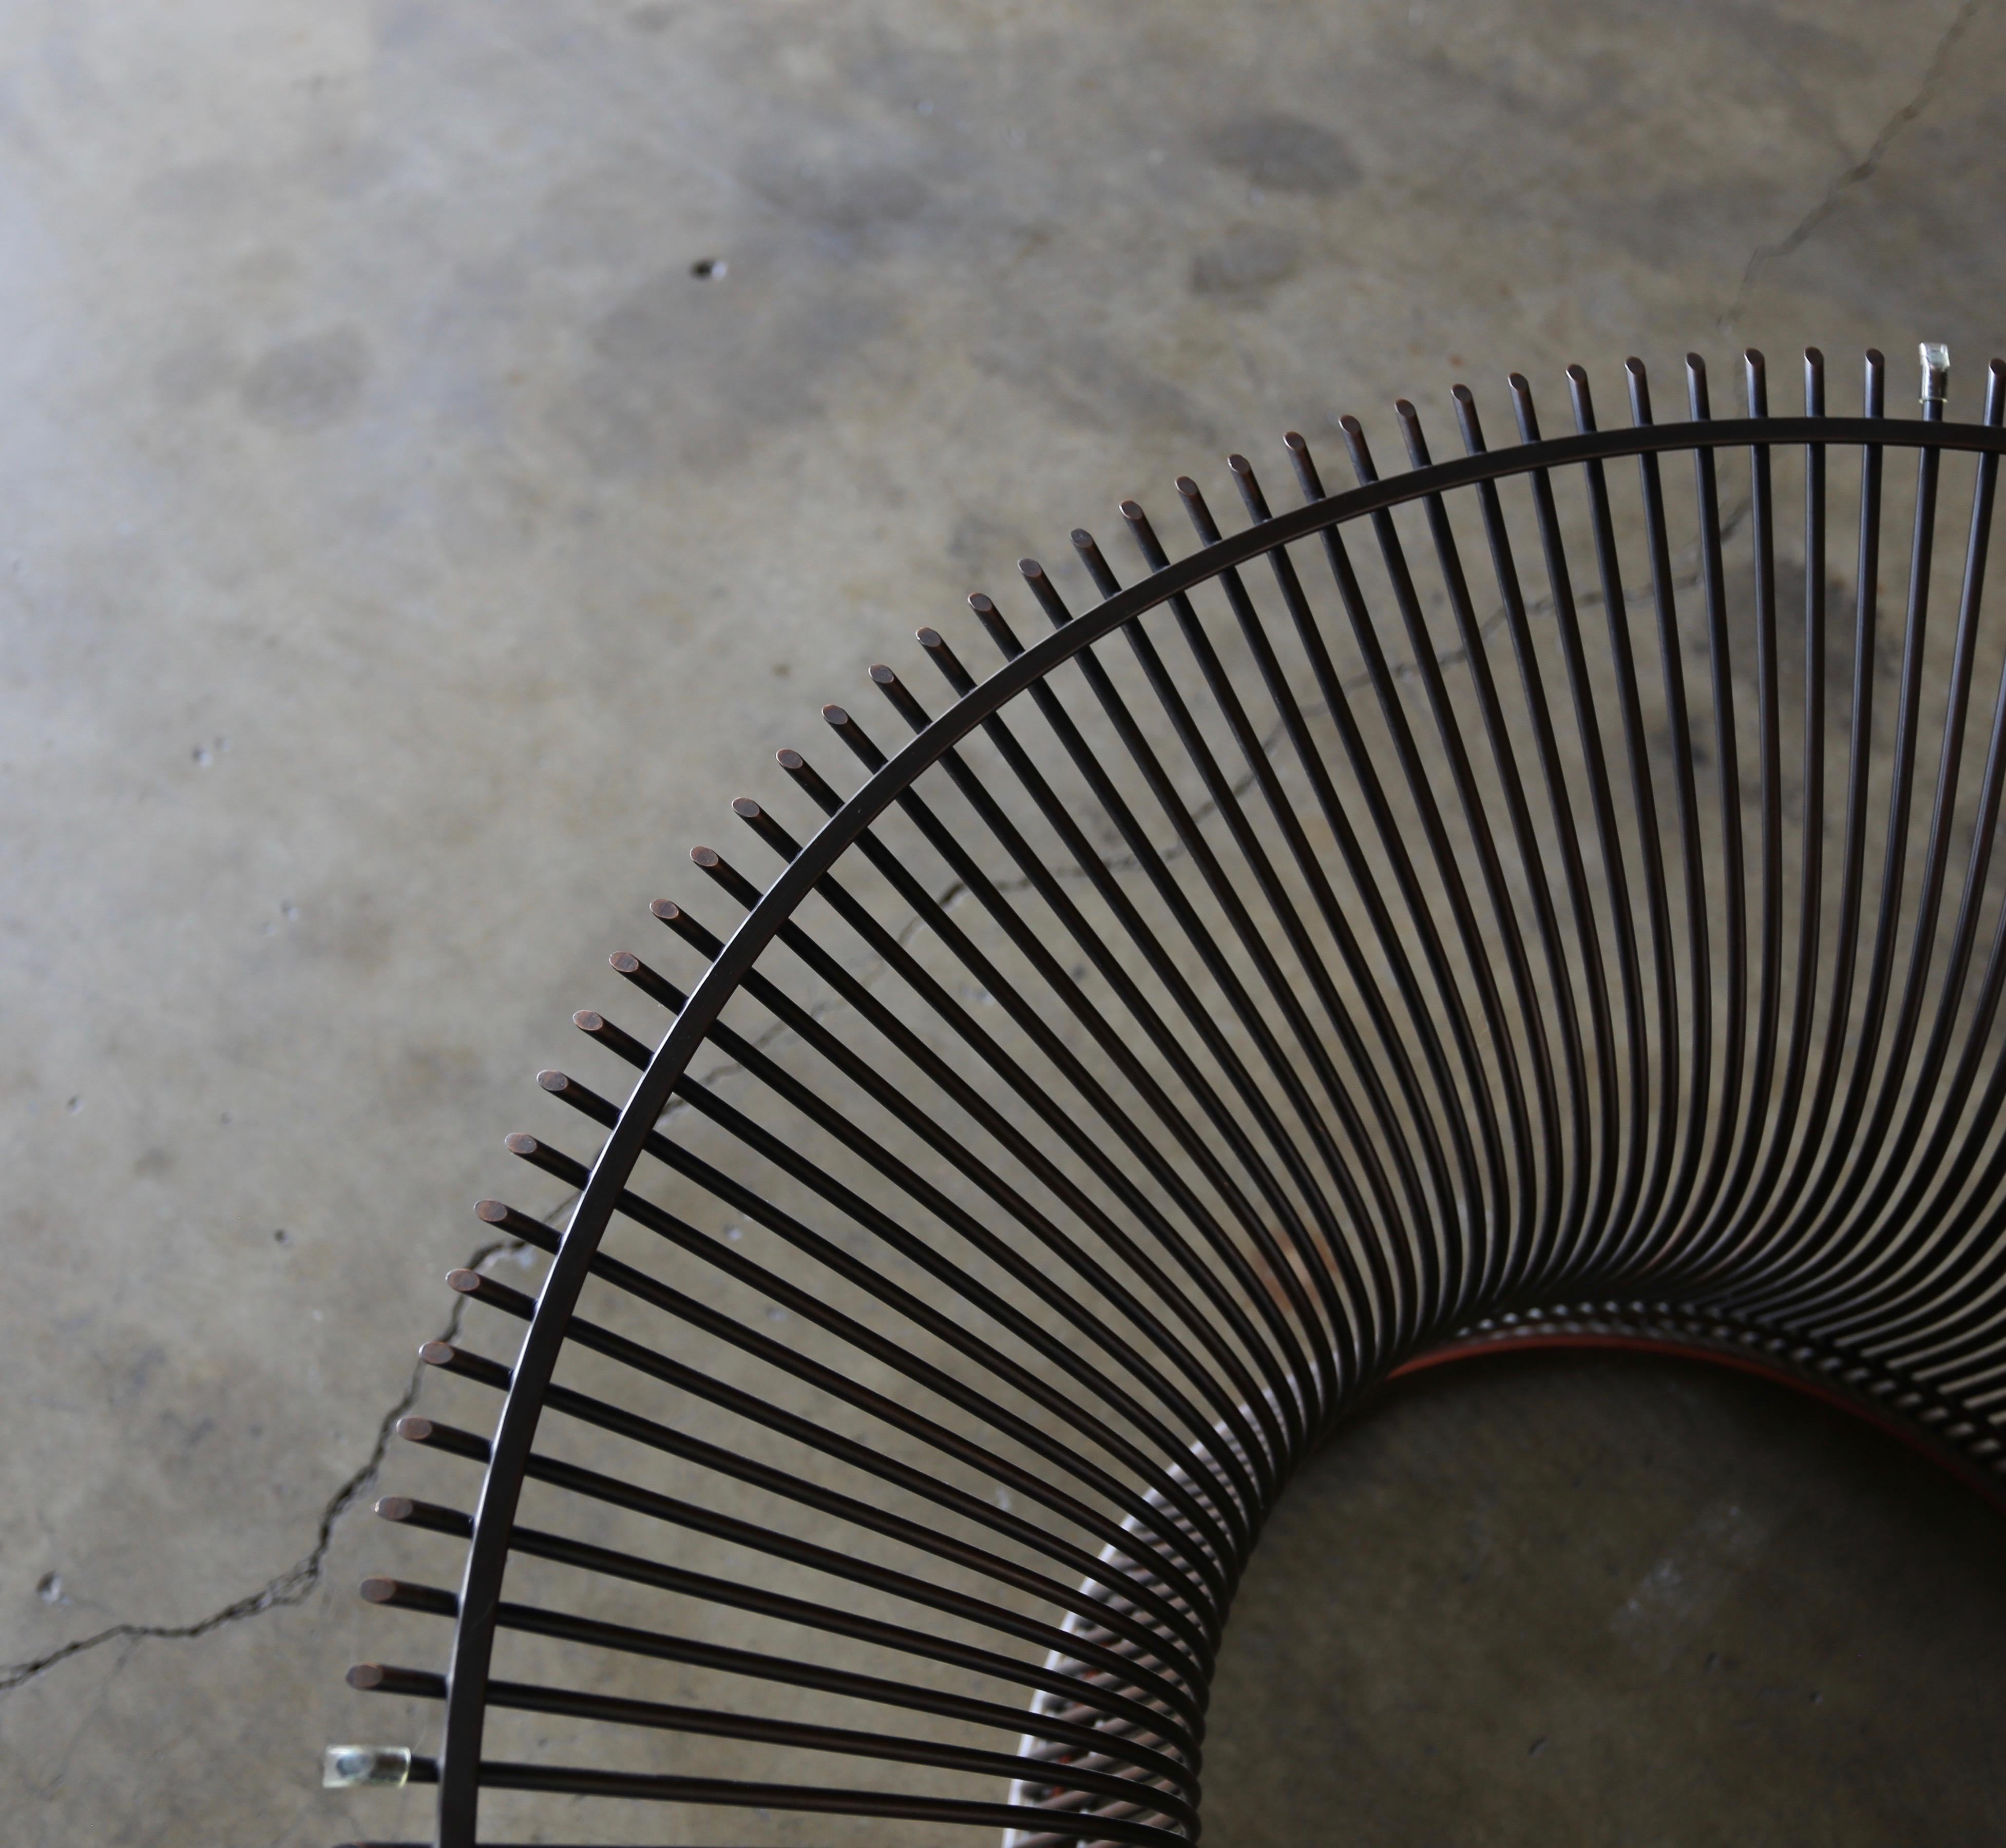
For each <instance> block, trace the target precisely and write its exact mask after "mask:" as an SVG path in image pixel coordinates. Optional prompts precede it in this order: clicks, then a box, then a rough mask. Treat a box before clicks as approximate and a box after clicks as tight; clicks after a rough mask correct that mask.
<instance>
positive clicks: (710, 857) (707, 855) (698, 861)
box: [690, 847, 724, 873]
mask: <svg viewBox="0 0 2006 1848" xmlns="http://www.w3.org/2000/svg"><path fill="white" fill-rule="evenodd" d="M690 862H691V864H692V865H693V866H701V867H702V868H703V870H705V871H706V873H708V872H709V871H710V870H711V869H712V868H713V867H714V866H723V864H724V863H723V860H721V859H720V858H719V857H718V852H717V849H716V848H715V847H692V848H691V849H690Z"/></svg>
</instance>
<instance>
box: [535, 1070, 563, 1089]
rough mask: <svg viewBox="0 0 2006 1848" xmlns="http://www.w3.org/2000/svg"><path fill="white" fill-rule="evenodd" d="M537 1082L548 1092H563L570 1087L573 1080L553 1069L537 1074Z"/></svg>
mask: <svg viewBox="0 0 2006 1848" xmlns="http://www.w3.org/2000/svg"><path fill="white" fill-rule="evenodd" d="M537 1083H538V1084H540V1085H541V1086H542V1087H544V1090H546V1091H563V1090H565V1088H566V1087H568V1086H569V1084H570V1083H571V1080H570V1079H568V1077H565V1074H564V1073H562V1072H561V1071H558V1070H556V1069H555V1068H554V1067H552V1068H550V1069H548V1070H544V1071H540V1072H539V1073H537Z"/></svg>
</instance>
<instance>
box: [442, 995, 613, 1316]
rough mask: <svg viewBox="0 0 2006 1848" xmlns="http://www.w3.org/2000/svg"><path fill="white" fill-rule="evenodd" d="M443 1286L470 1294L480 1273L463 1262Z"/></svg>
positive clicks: (446, 1278) (465, 1294)
mask: <svg viewBox="0 0 2006 1848" xmlns="http://www.w3.org/2000/svg"><path fill="white" fill-rule="evenodd" d="M594 1018H595V1019H597V1015H595V1016H594ZM445 1287H446V1288H448V1289H449V1290H451V1291H454V1292H455V1293H456V1294H457V1295H461V1296H471V1295H474V1294H475V1292H476V1291H478V1290H479V1289H480V1272H479V1271H477V1270H468V1269H467V1268H466V1266H465V1265H459V1266H457V1267H455V1268H454V1269H452V1270H449V1271H448V1272H447V1273H446V1274H445Z"/></svg>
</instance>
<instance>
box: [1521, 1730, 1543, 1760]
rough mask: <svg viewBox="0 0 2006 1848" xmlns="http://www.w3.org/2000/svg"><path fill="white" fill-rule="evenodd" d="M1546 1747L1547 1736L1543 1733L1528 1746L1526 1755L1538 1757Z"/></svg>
mask: <svg viewBox="0 0 2006 1848" xmlns="http://www.w3.org/2000/svg"><path fill="white" fill-rule="evenodd" d="M1546 1749H1547V1736H1546V1734H1544V1733H1542V1734H1540V1736H1539V1737H1538V1738H1536V1739H1535V1740H1534V1741H1533V1742H1532V1744H1530V1745H1529V1746H1527V1747H1526V1757H1527V1758H1537V1757H1538V1756H1539V1755H1540V1753H1541V1752H1543V1751H1545V1750H1546Z"/></svg>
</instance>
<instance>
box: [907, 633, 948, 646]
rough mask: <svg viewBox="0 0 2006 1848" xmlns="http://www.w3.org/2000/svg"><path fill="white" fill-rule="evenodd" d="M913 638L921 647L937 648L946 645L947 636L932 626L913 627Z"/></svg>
mask: <svg viewBox="0 0 2006 1848" xmlns="http://www.w3.org/2000/svg"><path fill="white" fill-rule="evenodd" d="M913 641H917V643H918V644H919V645H920V647H921V648H929V649H931V648H945V647H946V646H947V638H945V636H944V635H942V634H941V632H940V631H939V630H938V629H934V628H924V629H915V630H914V631H913Z"/></svg>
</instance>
